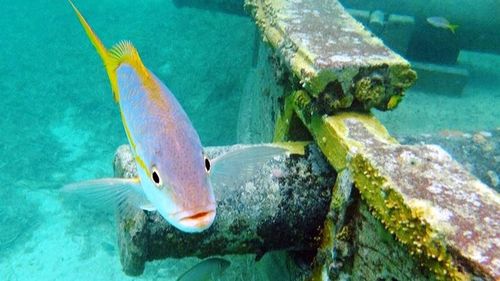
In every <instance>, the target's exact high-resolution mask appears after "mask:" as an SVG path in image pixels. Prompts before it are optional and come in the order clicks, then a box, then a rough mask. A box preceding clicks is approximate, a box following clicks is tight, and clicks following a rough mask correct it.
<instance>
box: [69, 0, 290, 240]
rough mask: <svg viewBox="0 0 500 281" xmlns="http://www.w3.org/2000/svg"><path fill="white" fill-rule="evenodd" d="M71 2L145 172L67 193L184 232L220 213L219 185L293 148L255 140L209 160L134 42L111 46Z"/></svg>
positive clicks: (72, 187)
mask: <svg viewBox="0 0 500 281" xmlns="http://www.w3.org/2000/svg"><path fill="white" fill-rule="evenodd" d="M68 2H69V4H70V5H71V7H72V8H73V10H74V12H75V14H76V16H77V18H78V20H79V22H80V24H81V25H82V27H83V29H84V30H85V33H86V34H87V37H88V38H89V40H90V42H91V43H92V45H93V46H94V47H95V49H96V51H97V53H98V55H99V57H100V58H101V60H102V62H103V64H104V68H105V70H106V73H107V75H108V78H109V81H110V84H111V91H112V94H113V98H114V101H115V102H116V103H117V105H118V108H119V111H120V116H121V120H122V123H123V127H124V130H125V133H126V136H127V139H128V142H129V145H130V147H131V150H132V154H133V157H134V161H135V163H136V166H137V174H138V176H137V177H135V178H101V179H95V180H87V181H83V182H76V183H69V184H66V185H64V186H63V187H62V188H61V189H62V193H63V194H69V195H75V196H77V197H78V198H81V199H83V200H82V201H83V203H85V202H86V203H88V205H89V206H90V207H91V208H94V207H96V206H101V207H104V208H108V207H109V206H115V207H116V208H117V209H118V210H120V211H124V212H126V211H128V210H130V208H131V207H132V208H139V209H142V210H145V211H157V212H159V214H160V215H161V216H162V217H163V218H164V219H165V220H166V221H167V222H168V223H169V224H171V225H172V226H174V227H175V228H177V229H179V230H181V231H183V232H187V233H196V232H202V231H204V230H206V229H207V228H209V227H210V226H211V225H212V224H213V222H214V220H215V217H216V205H217V204H216V200H215V196H214V191H213V184H222V183H224V182H230V181H231V180H234V179H235V178H240V179H242V180H244V179H245V178H248V177H249V176H250V175H251V174H252V171H254V170H255V169H256V168H257V167H259V165H262V164H263V163H264V162H265V161H268V160H270V159H271V158H273V157H275V156H277V155H281V154H283V153H286V151H287V149H286V148H283V147H279V146H275V145H266V144H263V145H255V146H251V147H246V148H241V149H238V150H236V151H231V152H228V153H226V154H223V155H221V156H218V157H216V158H215V159H209V158H208V157H207V155H206V154H205V152H204V150H203V147H202V144H201V140H200V137H199V135H198V133H197V132H196V130H195V128H194V127H193V125H192V123H191V121H190V119H189V117H188V116H187V114H186V112H185V111H184V109H183V108H182V106H181V105H180V103H179V102H178V101H177V99H176V98H175V96H174V95H173V94H172V92H171V91H170V90H169V89H168V88H167V86H166V85H165V84H164V83H163V82H162V81H160V80H159V78H158V77H157V76H155V74H154V73H153V72H152V71H150V70H149V69H148V68H147V67H146V66H145V65H144V64H143V62H142V59H141V57H140V56H139V52H138V50H137V49H136V48H135V47H134V45H133V44H132V43H131V42H130V41H120V42H118V43H117V44H115V45H114V46H113V47H112V48H110V49H107V48H106V47H105V46H104V44H103V43H102V42H101V40H100V39H99V38H98V37H97V35H96V33H95V32H94V30H93V29H92V28H91V27H90V25H89V24H88V23H87V21H86V19H85V18H84V17H83V15H82V14H81V13H80V11H79V10H78V9H77V7H76V6H75V5H74V4H73V2H72V1H71V0H68Z"/></svg>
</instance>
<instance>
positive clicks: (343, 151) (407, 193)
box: [294, 91, 500, 280]
mask: <svg viewBox="0 0 500 281" xmlns="http://www.w3.org/2000/svg"><path fill="white" fill-rule="evenodd" d="M294 95H295V100H296V107H295V110H296V113H297V115H298V116H299V117H300V118H301V120H302V121H303V122H304V124H305V125H306V126H307V127H308V129H309V130H310V132H311V134H312V135H313V136H314V138H315V140H316V142H317V143H318V145H319V146H320V148H321V149H322V151H323V153H324V155H325V156H326V157H327V159H328V161H329V162H330V163H331V164H332V165H333V166H334V168H335V169H336V170H337V171H342V170H343V169H346V168H347V169H349V170H350V171H351V173H352V175H353V179H354V183H355V186H356V188H357V189H358V190H359V192H360V194H361V197H362V198H363V199H364V200H365V201H366V202H367V204H368V206H369V207H370V209H371V210H372V211H373V215H374V216H375V217H376V218H377V219H379V220H380V221H381V222H382V224H383V225H384V226H385V227H386V228H387V230H388V231H389V232H390V233H391V234H393V235H394V236H395V238H396V239H397V240H398V241H399V242H401V243H402V244H404V245H406V247H407V248H408V250H409V253H410V254H411V255H414V256H415V257H416V258H417V259H418V260H420V263H421V266H422V267H423V268H425V269H427V270H428V271H429V272H430V273H432V274H433V275H434V276H435V278H436V279H437V280H470V279H471V278H472V274H474V275H477V276H480V277H482V278H485V279H486V280H496V279H498V278H499V277H500V263H499V257H498V253H499V252H500V248H499V243H498V242H499V240H498V239H499V238H498V234H499V233H500V197H499V195H498V194H497V193H496V192H494V191H492V190H491V189H489V188H488V187H487V186H485V185H484V184H483V183H481V182H480V181H479V180H477V179H476V178H475V177H473V176H472V175H470V174H469V173H468V172H467V171H466V170H465V169H464V168H462V167H461V166H460V165H458V164H457V163H456V162H454V161H453V159H452V158H451V157H450V156H449V155H448V154H447V153H446V152H445V151H444V150H442V149H441V148H440V147H438V146H432V145H413V146H408V145H400V144H398V143H397V141H396V140H394V139H393V138H392V137H390V136H389V134H388V133H387V131H386V130H385V128H384V127H383V126H382V125H381V124H380V123H379V122H378V121H377V120H376V119H375V118H374V117H373V116H372V115H371V114H360V113H352V112H346V113H340V114H336V115H333V116H326V115H323V116H319V115H318V114H317V113H315V112H314V111H311V110H310V102H309V101H310V98H309V97H308V96H307V94H306V93H305V92H303V91H300V92H296V93H294Z"/></svg>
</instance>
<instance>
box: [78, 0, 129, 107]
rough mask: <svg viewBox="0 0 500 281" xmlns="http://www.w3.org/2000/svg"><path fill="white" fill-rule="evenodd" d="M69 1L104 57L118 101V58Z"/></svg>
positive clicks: (91, 40)
mask: <svg viewBox="0 0 500 281" xmlns="http://www.w3.org/2000/svg"><path fill="white" fill-rule="evenodd" d="M68 2H69V3H70V4H71V6H72V7H73V10H75V13H76V15H77V16H78V20H79V21H80V23H81V24H82V26H83V29H85V33H87V36H88V37H89V39H90V42H92V45H94V47H95V49H96V50H97V53H98V54H99V56H100V57H101V59H102V62H103V63H104V67H105V68H106V72H107V73H108V77H109V81H110V83H111V90H112V91H113V97H114V98H115V101H116V102H118V101H119V99H120V96H119V93H118V82H117V78H116V73H115V69H116V68H117V67H118V65H117V63H116V60H114V59H113V58H112V57H111V56H110V53H109V52H108V50H107V49H106V47H105V46H104V44H103V43H102V42H101V40H100V39H99V38H98V37H97V35H96V34H95V32H94V30H92V28H91V27H90V25H89V24H88V23H87V21H86V20H85V18H84V17H83V16H82V14H81V13H80V11H79V10H78V9H77V8H76V6H75V5H74V4H73V2H72V1H71V0H68Z"/></svg>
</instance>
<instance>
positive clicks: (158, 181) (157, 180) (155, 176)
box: [151, 167, 161, 186]
mask: <svg viewBox="0 0 500 281" xmlns="http://www.w3.org/2000/svg"><path fill="white" fill-rule="evenodd" d="M151 170H152V171H151V179H152V180H153V182H154V183H155V184H156V185H157V186H160V185H161V179H160V174H159V173H158V170H157V169H156V167H153V168H152V169H151Z"/></svg>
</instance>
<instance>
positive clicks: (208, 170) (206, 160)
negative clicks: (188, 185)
mask: <svg viewBox="0 0 500 281" xmlns="http://www.w3.org/2000/svg"><path fill="white" fill-rule="evenodd" d="M205 170H206V171H207V173H209V172H210V160H208V158H207V157H206V156H205Z"/></svg>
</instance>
